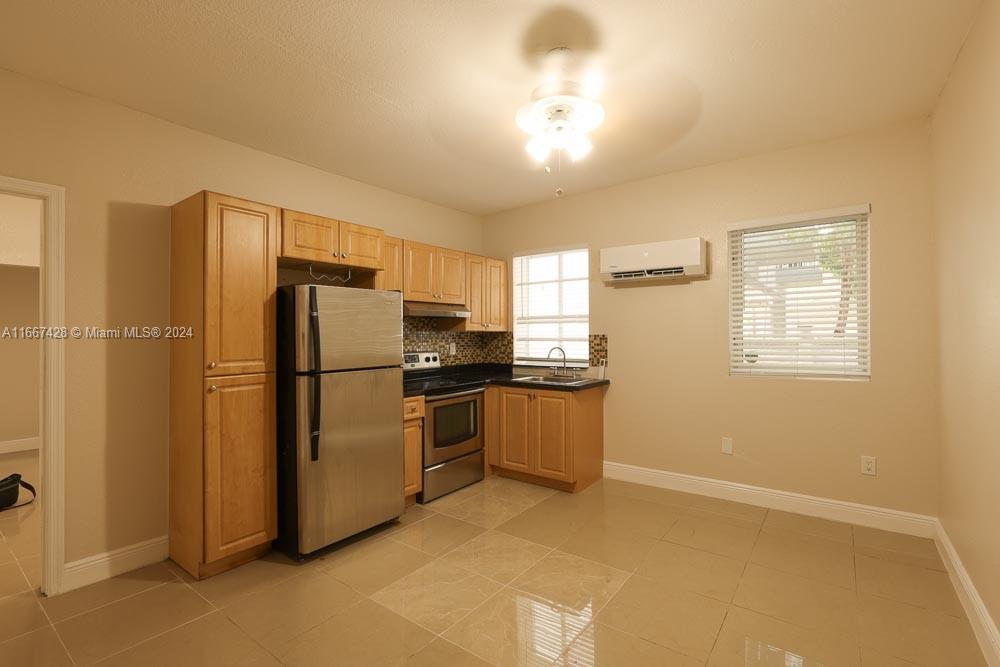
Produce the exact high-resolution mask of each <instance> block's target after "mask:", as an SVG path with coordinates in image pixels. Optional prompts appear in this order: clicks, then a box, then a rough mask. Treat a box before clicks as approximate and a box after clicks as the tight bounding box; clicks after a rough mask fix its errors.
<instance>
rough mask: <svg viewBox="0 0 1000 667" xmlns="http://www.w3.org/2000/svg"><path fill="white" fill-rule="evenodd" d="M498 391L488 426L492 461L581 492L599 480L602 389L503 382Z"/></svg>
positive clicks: (601, 448) (601, 457) (488, 440)
mask: <svg viewBox="0 0 1000 667" xmlns="http://www.w3.org/2000/svg"><path fill="white" fill-rule="evenodd" d="M491 389H492V388H491ZM496 392H497V393H496V394H495V395H494V397H493V401H494V402H495V404H497V407H498V409H497V410H496V411H495V413H493V414H492V415H491V414H490V413H487V417H486V418H487V421H488V422H492V423H487V425H486V434H487V455H488V456H489V462H490V464H491V465H494V466H496V467H497V468H499V469H501V470H509V471H511V472H512V473H517V474H519V475H521V477H522V478H523V477H525V476H527V477H528V478H534V479H535V481H542V482H544V483H548V484H551V485H554V486H556V488H561V489H563V490H566V491H579V490H581V489H583V488H585V487H587V486H588V485H590V484H592V483H593V482H595V481H596V480H598V479H600V478H601V476H602V468H603V461H604V438H603V431H604V405H603V401H604V399H603V389H602V388H601V387H595V388H592V389H584V390H582V391H554V390H545V389H532V388H524V389H522V388H521V387H505V386H502V387H499V388H498V389H497V390H496ZM487 400H490V397H488V398H487ZM545 480H549V481H548V482H545Z"/></svg>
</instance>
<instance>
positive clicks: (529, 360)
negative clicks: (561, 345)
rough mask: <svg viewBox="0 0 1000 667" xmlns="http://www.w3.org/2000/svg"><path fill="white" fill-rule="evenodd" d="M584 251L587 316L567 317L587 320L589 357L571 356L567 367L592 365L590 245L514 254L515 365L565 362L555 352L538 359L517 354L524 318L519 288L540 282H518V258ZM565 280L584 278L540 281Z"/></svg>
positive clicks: (512, 309)
mask: <svg viewBox="0 0 1000 667" xmlns="http://www.w3.org/2000/svg"><path fill="white" fill-rule="evenodd" d="M584 251H586V253H587V277H586V280H587V283H588V294H587V314H586V316H579V317H576V318H567V319H577V320H584V321H585V322H586V324H587V336H586V345H587V358H586V359H577V358H574V357H570V358H569V359H567V360H566V367H567V368H577V369H581V368H582V369H586V368H589V367H590V292H589V283H590V248H589V247H588V246H572V247H568V248H557V249H549V250H537V251H532V252H523V253H520V254H517V255H514V256H513V257H512V258H511V271H510V273H511V285H512V289H511V338H512V340H511V343H512V349H511V355H512V357H513V362H514V365H516V366H562V362H563V360H562V357H561V356H559V354H558V353H555V354H553V356H552V358H551V359H538V358H528V357H520V358H519V357H518V356H517V340H518V336H517V324H518V321H519V320H522V318H519V317H518V309H517V307H516V305H517V304H518V303H519V302H520V298H521V297H520V295H519V294H518V288H519V286H520V285H532V284H538V283H518V282H517V269H516V268H515V267H516V265H517V262H518V260H520V259H523V258H530V257H545V256H547V255H563V254H567V253H572V252H584ZM560 273H561V267H560ZM564 280H583V279H582V278H569V279H563V278H562V277H560V278H559V279H558V280H556V281H540V282H560V283H561V282H564ZM561 299H562V297H561V296H560V301H561ZM545 319H556V318H545ZM522 321H523V320H522ZM546 340H551V339H548V338H547V339H546ZM556 340H558V341H559V342H562V340H563V339H562V338H557V339H556Z"/></svg>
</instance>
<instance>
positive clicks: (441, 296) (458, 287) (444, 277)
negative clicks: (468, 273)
mask: <svg viewBox="0 0 1000 667" xmlns="http://www.w3.org/2000/svg"><path fill="white" fill-rule="evenodd" d="M437 255H438V259H437V274H438V283H437V300H438V301H440V302H441V303H461V304H464V303H465V253H464V252H456V251H454V250H446V249H444V248H438V249H437Z"/></svg>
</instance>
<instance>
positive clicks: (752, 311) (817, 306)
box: [729, 214, 871, 378]
mask: <svg viewBox="0 0 1000 667" xmlns="http://www.w3.org/2000/svg"><path fill="white" fill-rule="evenodd" d="M869 314H870V311H869V297H868V215H867V214H863V215H862V214H857V215H848V216H839V217H834V218H826V219H821V220H811V221H804V222H796V223H790V224H781V225H771V226H766V227H755V228H750V229H738V230H733V231H730V232H729V317H730V348H729V370H730V373H731V374H732V375H788V376H802V377H849V378H869V377H871V370H870V361H871V359H870V354H871V347H870V342H869V338H870V333H869Z"/></svg>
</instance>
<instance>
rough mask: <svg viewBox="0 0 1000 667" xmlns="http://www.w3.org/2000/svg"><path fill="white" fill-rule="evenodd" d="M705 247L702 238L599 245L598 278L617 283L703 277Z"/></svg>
mask: <svg viewBox="0 0 1000 667" xmlns="http://www.w3.org/2000/svg"><path fill="white" fill-rule="evenodd" d="M705 250H706V243H705V239H703V238H701V237H695V238H692V239H679V240H677V241H660V242H658V243H641V244H639V245H624V246H619V247H617V248H602V249H601V278H602V279H604V280H605V281H607V282H612V283H617V282H628V281H637V280H664V279H669V278H691V277H695V276H706V275H708V264H707V259H706V254H705Z"/></svg>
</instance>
